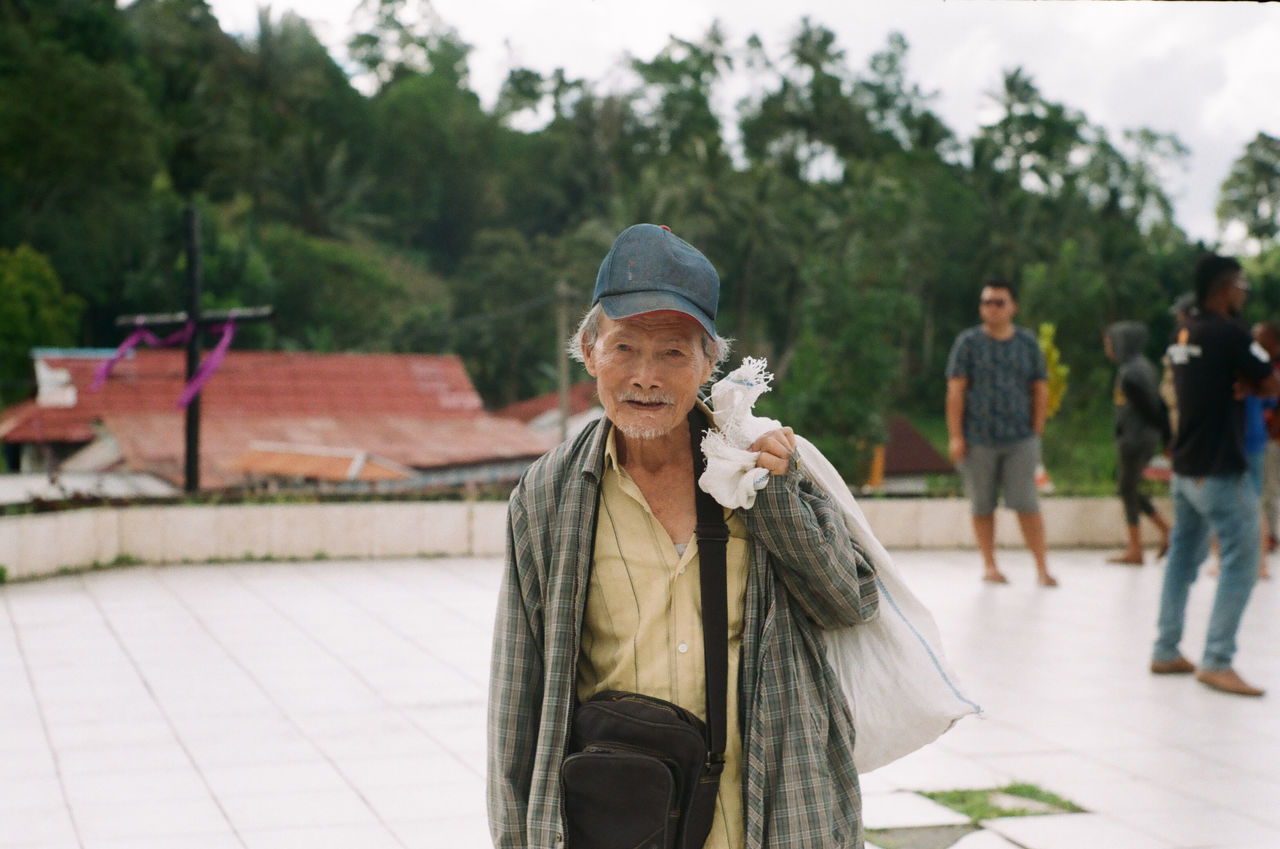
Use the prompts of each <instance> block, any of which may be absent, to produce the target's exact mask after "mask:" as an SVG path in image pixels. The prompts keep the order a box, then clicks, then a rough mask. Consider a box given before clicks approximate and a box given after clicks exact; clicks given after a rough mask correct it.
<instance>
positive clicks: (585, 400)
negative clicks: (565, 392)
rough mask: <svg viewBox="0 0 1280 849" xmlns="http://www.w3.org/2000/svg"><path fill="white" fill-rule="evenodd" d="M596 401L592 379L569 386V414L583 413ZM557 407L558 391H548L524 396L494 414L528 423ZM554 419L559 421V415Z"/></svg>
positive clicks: (558, 405)
mask: <svg viewBox="0 0 1280 849" xmlns="http://www.w3.org/2000/svg"><path fill="white" fill-rule="evenodd" d="M597 403H598V402H597V400H596V382H595V381H594V380H584V381H582V382H581V383H575V384H573V385H572V386H570V387H569V415H571V416H576V415H578V414H579V413H585V412H586V411H587V410H589V409H591V408H592V407H594V406H596V404H597ZM559 407H560V393H559V392H548V393H547V394H546V395H539V396H537V397H536V398H526V399H525V400H523V401H517V402H515V403H514V404H508V405H507V406H505V407H503V408H502V409H501V410H497V411H496V412H495V413H494V415H497V416H502V417H503V418H504V419H515V420H517V421H522V422H524V423H525V424H528V423H529V422H531V421H533V420H534V419H536V418H537V417H538V416H540V415H542V414H543V413H546V412H549V411H551V410H556V409H559ZM556 420H557V421H559V417H557V418H556Z"/></svg>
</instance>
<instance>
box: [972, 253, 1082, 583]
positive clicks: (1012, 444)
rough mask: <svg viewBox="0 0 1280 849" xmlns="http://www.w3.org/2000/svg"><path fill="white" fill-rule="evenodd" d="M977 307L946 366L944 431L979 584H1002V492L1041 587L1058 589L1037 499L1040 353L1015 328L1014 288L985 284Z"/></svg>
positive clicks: (999, 282)
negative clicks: (966, 508) (978, 565)
mask: <svg viewBox="0 0 1280 849" xmlns="http://www.w3.org/2000/svg"><path fill="white" fill-rule="evenodd" d="M978 303H979V314H980V315H981V318H982V323H981V324H979V325H978V326H976V327H971V328H969V329H968V330H965V331H964V332H962V333H961V334H960V335H959V336H958V337H956V341H955V344H954V345H952V347H951V356H950V357H948V359H947V432H948V435H949V437H950V440H949V446H948V447H949V450H950V454H951V459H952V460H953V461H954V462H955V463H956V465H957V466H958V467H959V469H960V472H961V476H962V477H963V479H964V486H965V491H966V492H967V493H968V495H969V502H970V509H971V512H972V514H973V533H974V536H975V537H976V538H977V541H978V550H979V551H980V552H981V553H982V563H983V580H984V581H988V582H991V583H995V584H1004V583H1008V579H1007V578H1006V577H1005V576H1004V574H1003V573H1002V572H1001V571H1000V569H999V568H998V567H997V566H996V558H995V547H996V546H995V541H996V517H995V511H996V501H997V497H998V495H999V494H1000V493H1003V494H1004V503H1005V506H1006V507H1009V508H1010V509H1012V510H1013V511H1014V512H1015V513H1016V514H1017V516H1018V525H1019V526H1020V527H1021V529H1022V537H1023V539H1024V540H1025V541H1026V543H1027V548H1029V549H1030V550H1031V554H1032V556H1033V557H1034V558H1035V563H1036V573H1037V576H1038V580H1039V582H1040V585H1041V586H1046V587H1052V586H1057V583H1058V582H1057V580H1055V579H1054V577H1053V576H1052V575H1050V574H1049V567H1048V563H1047V557H1046V545H1045V532H1044V520H1043V519H1042V518H1041V516H1040V502H1039V499H1038V498H1037V496H1036V467H1037V466H1038V465H1039V463H1040V434H1041V433H1042V432H1043V431H1044V422H1045V413H1046V410H1047V408H1048V401H1049V384H1048V371H1047V369H1046V366H1045V360H1044V354H1043V352H1041V350H1040V343H1039V342H1038V341H1037V339H1036V337H1035V336H1034V335H1033V334H1032V333H1031V331H1029V330H1027V329H1026V328H1023V327H1018V326H1017V325H1015V324H1014V323H1013V317H1014V316H1015V315H1016V314H1017V312H1018V298H1017V291H1016V289H1015V288H1014V286H1013V284H1012V283H1010V282H1009V281H1008V280H1005V279H1003V278H999V277H991V278H988V279H987V281H986V285H984V286H983V288H982V294H981V296H980V300H979V302H978Z"/></svg>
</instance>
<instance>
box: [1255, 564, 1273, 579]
mask: <svg viewBox="0 0 1280 849" xmlns="http://www.w3.org/2000/svg"><path fill="white" fill-rule="evenodd" d="M1258 578H1260V579H1261V580H1263V581H1270V580H1271V570H1270V569H1268V568H1267V567H1265V566H1263V567H1262V568H1261V569H1259V570H1258Z"/></svg>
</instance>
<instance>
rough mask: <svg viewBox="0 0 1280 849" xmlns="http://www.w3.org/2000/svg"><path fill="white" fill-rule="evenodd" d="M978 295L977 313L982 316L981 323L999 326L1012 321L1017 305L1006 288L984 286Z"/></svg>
mask: <svg viewBox="0 0 1280 849" xmlns="http://www.w3.org/2000/svg"><path fill="white" fill-rule="evenodd" d="M978 297H979V300H978V314H979V315H980V316H981V317H982V323H983V324H986V325H988V326H993V327H999V326H1002V325H1005V324H1008V323H1009V322H1011V321H1013V316H1014V313H1016V312H1017V311H1018V305H1017V304H1016V303H1015V302H1014V300H1013V296H1012V295H1010V294H1009V290H1008V289H1003V288H1000V287H998V286H984V287H982V294H981V295H979V296H978Z"/></svg>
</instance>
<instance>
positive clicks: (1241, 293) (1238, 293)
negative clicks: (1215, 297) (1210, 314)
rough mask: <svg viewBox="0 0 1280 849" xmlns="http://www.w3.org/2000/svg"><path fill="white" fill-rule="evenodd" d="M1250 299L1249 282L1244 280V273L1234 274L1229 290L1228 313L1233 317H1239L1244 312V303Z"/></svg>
mask: <svg viewBox="0 0 1280 849" xmlns="http://www.w3.org/2000/svg"><path fill="white" fill-rule="evenodd" d="M1248 297H1249V281H1248V280H1245V279H1244V272H1243V271H1235V272H1232V274H1231V280H1230V284H1229V287H1228V289H1227V312H1229V313H1231V315H1233V316H1239V315H1240V313H1241V311H1242V310H1244V302H1245V299H1246V298H1248Z"/></svg>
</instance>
